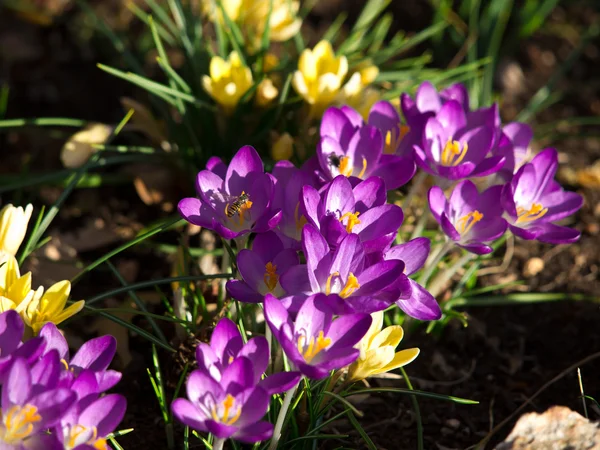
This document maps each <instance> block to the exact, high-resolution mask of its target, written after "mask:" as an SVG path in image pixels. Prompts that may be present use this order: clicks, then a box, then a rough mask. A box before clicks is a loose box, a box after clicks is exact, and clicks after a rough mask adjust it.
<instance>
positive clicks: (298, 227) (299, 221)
mask: <svg viewBox="0 0 600 450" xmlns="http://www.w3.org/2000/svg"><path fill="white" fill-rule="evenodd" d="M299 209H300V202H298V204H297V205H296V209H295V210H294V219H295V220H296V230H301V229H302V228H304V225H306V222H307V220H306V217H304V214H302V215H300V217H298V212H299Z"/></svg>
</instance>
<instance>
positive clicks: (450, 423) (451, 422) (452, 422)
mask: <svg viewBox="0 0 600 450" xmlns="http://www.w3.org/2000/svg"><path fill="white" fill-rule="evenodd" d="M446 425H448V426H449V427H450V428H453V429H455V430H456V429H457V428H458V427H459V426H460V420H458V419H448V420H446Z"/></svg>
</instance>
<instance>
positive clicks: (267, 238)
mask: <svg viewBox="0 0 600 450" xmlns="http://www.w3.org/2000/svg"><path fill="white" fill-rule="evenodd" d="M252 251H253V252H255V253H256V254H257V255H258V256H260V258H261V259H262V260H263V261H264V263H267V262H269V261H273V260H274V259H275V257H276V256H277V255H278V254H279V253H281V252H282V251H283V242H281V239H280V238H279V236H277V234H276V233H275V232H274V231H267V232H266V233H260V234H257V235H256V237H255V238H254V241H253V242H252Z"/></svg>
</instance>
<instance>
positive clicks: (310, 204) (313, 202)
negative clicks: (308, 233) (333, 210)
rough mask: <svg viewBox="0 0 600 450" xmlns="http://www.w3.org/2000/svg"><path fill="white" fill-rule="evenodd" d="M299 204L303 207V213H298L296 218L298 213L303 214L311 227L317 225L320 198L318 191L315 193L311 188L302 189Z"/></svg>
mask: <svg viewBox="0 0 600 450" xmlns="http://www.w3.org/2000/svg"><path fill="white" fill-rule="evenodd" d="M300 203H301V205H302V207H303V211H298V216H300V213H302V214H304V217H306V218H307V219H308V220H309V221H310V222H312V225H314V226H318V225H319V205H320V203H321V196H320V195H319V191H317V190H316V189H315V188H314V187H312V186H308V185H307V186H304V187H303V188H302V197H301V199H300Z"/></svg>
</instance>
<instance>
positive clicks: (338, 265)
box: [329, 234, 363, 280]
mask: <svg viewBox="0 0 600 450" xmlns="http://www.w3.org/2000/svg"><path fill="white" fill-rule="evenodd" d="M362 256H363V249H362V245H361V244H360V238H359V237H358V236H357V235H356V234H348V235H347V236H346V237H345V239H344V240H343V241H342V242H341V244H340V245H339V247H338V248H337V249H336V251H335V253H334V254H333V261H332V262H331V268H330V269H329V270H330V271H331V273H333V272H338V274H339V276H340V277H341V278H342V279H343V280H345V279H346V278H348V272H350V269H351V267H352V264H353V263H354V262H355V261H357V260H360V259H361V257H362Z"/></svg>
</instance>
